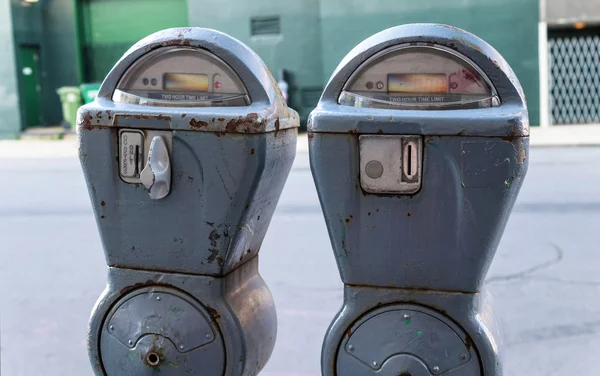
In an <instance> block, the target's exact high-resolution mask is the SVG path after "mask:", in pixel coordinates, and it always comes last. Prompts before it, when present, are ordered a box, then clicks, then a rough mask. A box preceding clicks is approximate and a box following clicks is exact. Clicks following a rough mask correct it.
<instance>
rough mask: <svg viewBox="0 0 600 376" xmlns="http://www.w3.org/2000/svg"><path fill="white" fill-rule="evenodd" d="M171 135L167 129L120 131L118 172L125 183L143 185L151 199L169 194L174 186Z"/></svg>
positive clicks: (157, 198)
mask: <svg viewBox="0 0 600 376" xmlns="http://www.w3.org/2000/svg"><path fill="white" fill-rule="evenodd" d="M171 141H172V134H171V132H164V131H149V130H147V131H140V130H137V129H121V130H120V131H119V174H120V176H121V179H123V181H124V182H126V183H129V184H142V185H144V186H145V187H146V188H148V192H149V195H150V198H151V199H153V200H159V199H161V198H164V197H166V196H167V195H168V194H169V191H170V189H171V161H170V158H169V151H170V150H171Z"/></svg>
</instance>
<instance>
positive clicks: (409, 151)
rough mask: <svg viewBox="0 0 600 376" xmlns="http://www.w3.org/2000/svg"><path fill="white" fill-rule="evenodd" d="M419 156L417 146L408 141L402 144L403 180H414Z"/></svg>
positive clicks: (417, 170)
mask: <svg viewBox="0 0 600 376" xmlns="http://www.w3.org/2000/svg"><path fill="white" fill-rule="evenodd" d="M418 164H419V156H418V149H417V144H416V143H415V141H413V140H410V141H407V142H406V143H405V144H404V150H403V153H402V174H403V175H404V180H414V179H416V178H417V174H418V172H419V166H418Z"/></svg>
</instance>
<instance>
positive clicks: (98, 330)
mask: <svg viewBox="0 0 600 376" xmlns="http://www.w3.org/2000/svg"><path fill="white" fill-rule="evenodd" d="M298 126H299V118H298V115H297V113H296V112H295V111H293V110H291V109H289V108H288V107H287V106H286V104H285V100H284V98H283V97H282V95H281V92H280V90H279V89H278V88H277V84H276V81H275V79H274V78H273V77H272V75H271V73H270V72H269V71H268V69H267V68H266V66H265V64H264V63H263V62H262V60H261V59H260V58H259V57H258V56H257V55H256V54H255V53H254V52H253V51H252V50H250V49H249V48H248V47H247V46H245V45H244V44H242V43H241V42H239V41H237V40H236V39H233V38H231V37H229V36H227V35H225V34H222V33H220V32H217V31H214V30H208V29H201V28H185V29H169V30H164V31H160V32H158V33H155V34H153V35H151V36H149V37H147V38H145V39H143V40H141V41H140V42H138V43H137V44H136V45H134V46H133V47H132V48H131V49H130V50H129V51H128V52H126V53H125V55H124V56H123V57H122V58H121V59H120V60H119V61H118V62H117V63H116V65H115V66H114V68H113V69H112V70H111V71H110V73H109V74H108V76H107V77H106V79H105V80H104V82H103V83H102V86H101V88H100V91H99V94H98V97H97V99H96V101H95V102H93V103H91V104H89V105H86V106H84V107H82V108H81V109H80V110H79V112H78V127H79V134H80V151H79V156H80V160H81V165H82V167H83V172H84V175H85V179H86V181H87V185H88V190H89V194H90V199H91V202H92V206H93V208H94V213H95V216H96V222H97V225H98V228H99V231H100V235H101V239H102V245H103V248H104V252H105V256H106V261H107V264H108V267H109V268H108V286H107V287H106V289H105V291H104V292H103V294H102V295H101V297H100V298H99V300H98V302H97V304H96V306H95V307H94V310H93V313H92V317H91V319H90V326H89V342H88V347H89V355H90V359H91V362H92V366H93V368H94V372H95V373H96V375H106V376H116V375H119V376H122V375H129V376H134V375H156V374H160V375H163V376H175V375H203V376H204V375H234V376H239V375H247V376H250V375H256V374H258V372H259V371H260V370H261V369H262V367H263V366H264V365H265V363H266V362H267V360H268V359H269V357H270V355H271V352H272V350H273V346H274V342H275V336H276V331H277V326H276V325H277V323H276V313H275V308H274V304H273V299H272V297H271V294H270V292H269V290H268V288H267V286H266V284H265V282H264V281H263V279H262V278H261V276H260V275H259V273H258V259H257V256H258V252H259V249H260V246H261V243H262V241H263V238H264V236H265V233H266V231H267V228H268V226H269V222H270V220H271V217H272V215H273V211H274V210H275V206H276V205H277V202H278V199H279V196H280V194H281V191H282V189H283V186H284V184H285V181H286V179H287V175H288V173H289V171H290V168H291V165H292V162H293V159H294V156H295V152H296V135H297V127H298Z"/></svg>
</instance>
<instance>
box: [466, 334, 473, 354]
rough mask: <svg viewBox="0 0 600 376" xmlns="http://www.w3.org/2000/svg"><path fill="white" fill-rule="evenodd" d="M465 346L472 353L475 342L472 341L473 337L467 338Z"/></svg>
mask: <svg viewBox="0 0 600 376" xmlns="http://www.w3.org/2000/svg"><path fill="white" fill-rule="evenodd" d="M465 346H466V347H467V350H468V351H471V349H472V348H473V341H472V340H471V337H467V338H465Z"/></svg>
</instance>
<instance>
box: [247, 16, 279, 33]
mask: <svg viewBox="0 0 600 376" xmlns="http://www.w3.org/2000/svg"><path fill="white" fill-rule="evenodd" d="M278 34H281V20H280V18H279V16H271V17H252V19H250V35H252V36H255V35H278Z"/></svg>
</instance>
